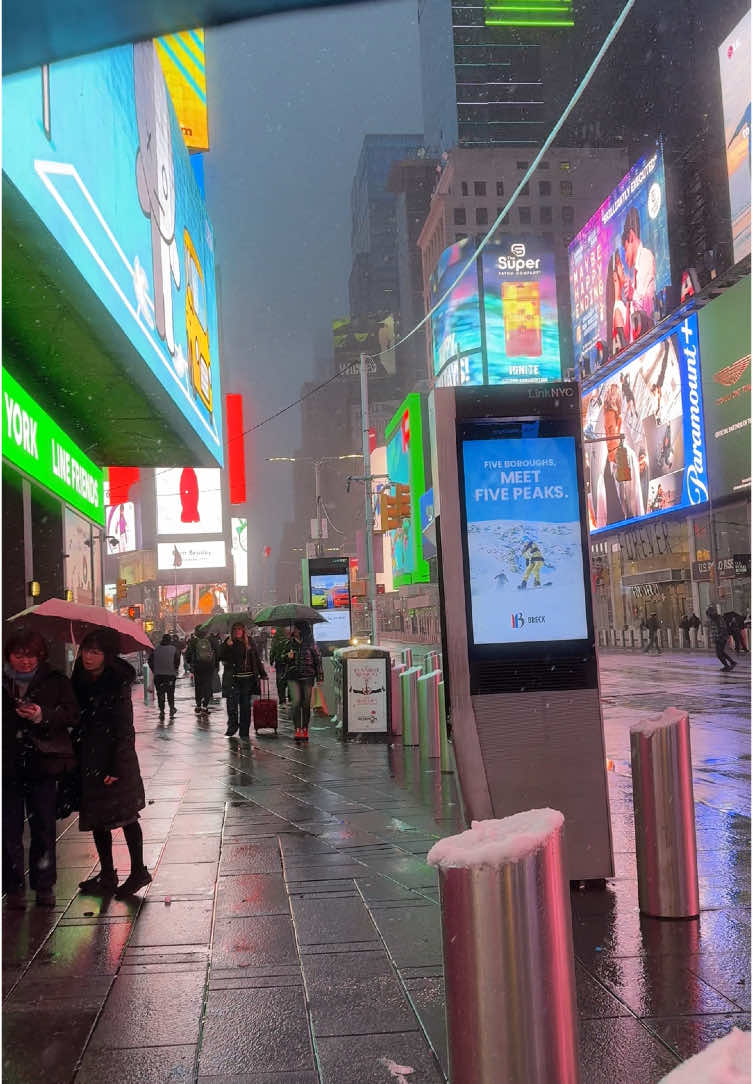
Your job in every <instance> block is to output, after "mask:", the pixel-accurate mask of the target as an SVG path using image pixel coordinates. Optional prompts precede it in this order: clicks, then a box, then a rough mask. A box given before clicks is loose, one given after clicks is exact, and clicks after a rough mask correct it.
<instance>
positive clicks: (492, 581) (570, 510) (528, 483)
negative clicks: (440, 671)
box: [462, 422, 588, 645]
mask: <svg viewBox="0 0 753 1084" xmlns="http://www.w3.org/2000/svg"><path fill="white" fill-rule="evenodd" d="M536 428H537V426H536V423H535V422H534V423H532V429H533V431H532V433H531V435H530V436H523V437H521V438H518V439H516V438H513V437H510V438H494V439H490V440H483V439H479V440H464V441H463V443H462V455H463V462H462V470H463V479H464V499H465V516H464V519H465V530H466V543H467V549H468V569H469V578H470V597H471V626H472V629H473V641H474V643H475V644H476V645H483V644H522V643H531V642H543V641H550V640H584V639H586V637H587V635H588V625H587V621H586V602H585V595H584V590H583V551H582V546H581V525H580V498H579V493H578V473H577V463H576V458H575V456H576V450H575V440H574V439H573V437H564V436H563V437H542V436H539V435H538V433H537V432H536ZM524 432H525V426H524Z"/></svg>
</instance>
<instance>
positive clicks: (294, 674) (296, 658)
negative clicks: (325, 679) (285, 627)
mask: <svg viewBox="0 0 753 1084" xmlns="http://www.w3.org/2000/svg"><path fill="white" fill-rule="evenodd" d="M284 653H285V656H286V657H287V670H286V673H285V676H286V678H287V679H288V680H289V681H310V682H312V683H313V682H314V681H321V680H322V657H321V655H320V654H319V648H318V647H317V646H316V644H314V643H313V642H309V643H307V644H306V643H300V642H299V641H298V640H295V639H294V638H293V637H292V636H291V637H290V639H289V640H288V641H287V643H286V645H285V652H284ZM291 653H292V656H293V657H292V659H291V658H290V655H291Z"/></svg>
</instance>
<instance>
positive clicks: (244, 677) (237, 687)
mask: <svg viewBox="0 0 753 1084" xmlns="http://www.w3.org/2000/svg"><path fill="white" fill-rule="evenodd" d="M220 660H221V661H222V664H223V666H222V695H223V696H224V697H225V699H226V701H227V730H226V731H225V736H226V737H228V738H232V737H233V736H234V735H235V734H238V736H239V737H240V739H241V740H242V741H248V738H249V730H250V727H251V709H252V705H253V701H254V698H255V697H257V696H259V694H260V693H261V682H262V680H263V679H264V678H266V676H267V675H266V673H265V672H264V666H263V665H262V661H261V659H260V658H259V652H258V651H257V650H256V646H255V644H254V642H253V640H251V639H250V638H249V636H248V634H247V632H246V627H245V625H243V624H242V623H241V622H240V621H238V622H236V623H235V624H234V625H233V627H232V629H231V630H230V636H229V637H228V639H227V640H226V641H225V643H224V644H223V645H222V649H221V651H220Z"/></svg>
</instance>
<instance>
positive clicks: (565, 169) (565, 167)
mask: <svg viewBox="0 0 753 1084" xmlns="http://www.w3.org/2000/svg"><path fill="white" fill-rule="evenodd" d="M560 172H562V173H569V172H570V163H569V162H560Z"/></svg>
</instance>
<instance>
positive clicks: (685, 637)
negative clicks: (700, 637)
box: [680, 614, 690, 647]
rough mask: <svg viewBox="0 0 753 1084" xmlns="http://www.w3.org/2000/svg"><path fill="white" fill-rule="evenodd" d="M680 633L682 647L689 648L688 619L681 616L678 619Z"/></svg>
mask: <svg viewBox="0 0 753 1084" xmlns="http://www.w3.org/2000/svg"><path fill="white" fill-rule="evenodd" d="M680 631H681V632H682V646H683V647H690V618H689V617H688V615H687V614H683V615H682V617H681V618H680Z"/></svg>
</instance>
